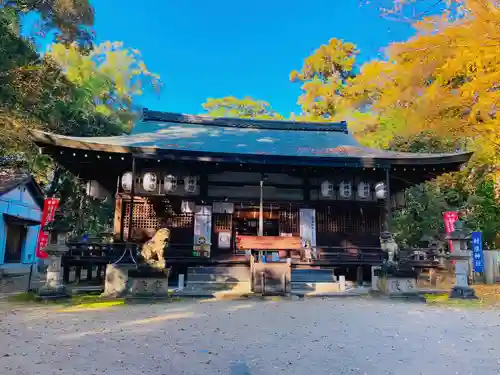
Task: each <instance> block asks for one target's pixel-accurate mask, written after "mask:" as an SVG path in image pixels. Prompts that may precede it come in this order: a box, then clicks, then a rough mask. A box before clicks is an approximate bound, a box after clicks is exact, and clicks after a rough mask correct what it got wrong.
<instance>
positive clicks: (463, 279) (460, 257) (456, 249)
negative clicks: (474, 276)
mask: <svg viewBox="0 0 500 375" xmlns="http://www.w3.org/2000/svg"><path fill="white" fill-rule="evenodd" d="M462 228H463V223H461V222H460V221H457V222H456V223H455V231H453V232H452V233H450V234H449V235H448V236H447V237H446V239H447V240H450V241H451V243H452V245H453V252H452V253H451V254H450V258H451V259H453V260H455V285H454V286H453V288H452V289H451V292H450V298H460V299H477V297H476V293H475V291H474V289H473V288H471V287H470V286H469V263H470V259H471V251H470V250H469V249H468V247H467V242H468V241H469V236H468V235H467V233H465V232H464V231H463V229H462Z"/></svg>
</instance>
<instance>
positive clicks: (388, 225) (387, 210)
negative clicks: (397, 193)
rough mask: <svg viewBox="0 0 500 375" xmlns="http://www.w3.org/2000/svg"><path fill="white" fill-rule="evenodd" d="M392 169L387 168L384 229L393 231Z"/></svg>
mask: <svg viewBox="0 0 500 375" xmlns="http://www.w3.org/2000/svg"><path fill="white" fill-rule="evenodd" d="M391 213H392V210H391V169H390V167H388V168H386V170H385V200H384V231H386V232H390V231H391Z"/></svg>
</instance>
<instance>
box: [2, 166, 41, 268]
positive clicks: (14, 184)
mask: <svg viewBox="0 0 500 375" xmlns="http://www.w3.org/2000/svg"><path fill="white" fill-rule="evenodd" d="M43 201H44V195H43V192H42V190H41V189H40V187H39V186H38V184H37V183H36V181H35V180H34V179H33V177H32V176H31V175H30V174H29V173H27V172H25V171H22V170H17V169H12V168H2V170H0V270H2V271H3V272H2V273H5V274H9V273H10V274H19V273H25V272H29V269H30V265H31V264H32V263H36V259H35V251H36V245H37V239H38V232H39V230H40V222H41V218H42V210H43Z"/></svg>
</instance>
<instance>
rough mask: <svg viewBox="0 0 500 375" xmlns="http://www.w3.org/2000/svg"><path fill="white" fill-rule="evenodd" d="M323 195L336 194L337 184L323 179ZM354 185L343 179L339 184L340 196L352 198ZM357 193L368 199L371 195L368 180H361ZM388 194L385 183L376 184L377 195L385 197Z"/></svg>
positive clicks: (377, 196) (332, 195)
mask: <svg viewBox="0 0 500 375" xmlns="http://www.w3.org/2000/svg"><path fill="white" fill-rule="evenodd" d="M321 195H322V196H323V197H325V198H333V197H334V195H335V185H334V183H333V182H331V181H328V180H326V181H323V182H322V183H321ZM352 195H353V186H352V183H351V182H350V181H342V182H340V184H339V196H340V197H341V198H343V199H349V198H352ZM357 195H358V197H359V198H361V199H368V198H369V197H370V195H371V184H370V183H369V182H366V181H361V182H360V183H359V184H358V187H357ZM385 196H386V189H385V184H384V183H383V182H379V183H377V184H375V197H376V198H377V199H384V198H385Z"/></svg>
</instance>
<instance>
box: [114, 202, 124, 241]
mask: <svg viewBox="0 0 500 375" xmlns="http://www.w3.org/2000/svg"><path fill="white" fill-rule="evenodd" d="M122 202H123V199H122V197H119V196H118V195H116V198H115V215H114V218H113V233H114V237H115V239H117V240H120V241H123V239H124V238H123V207H122Z"/></svg>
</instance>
